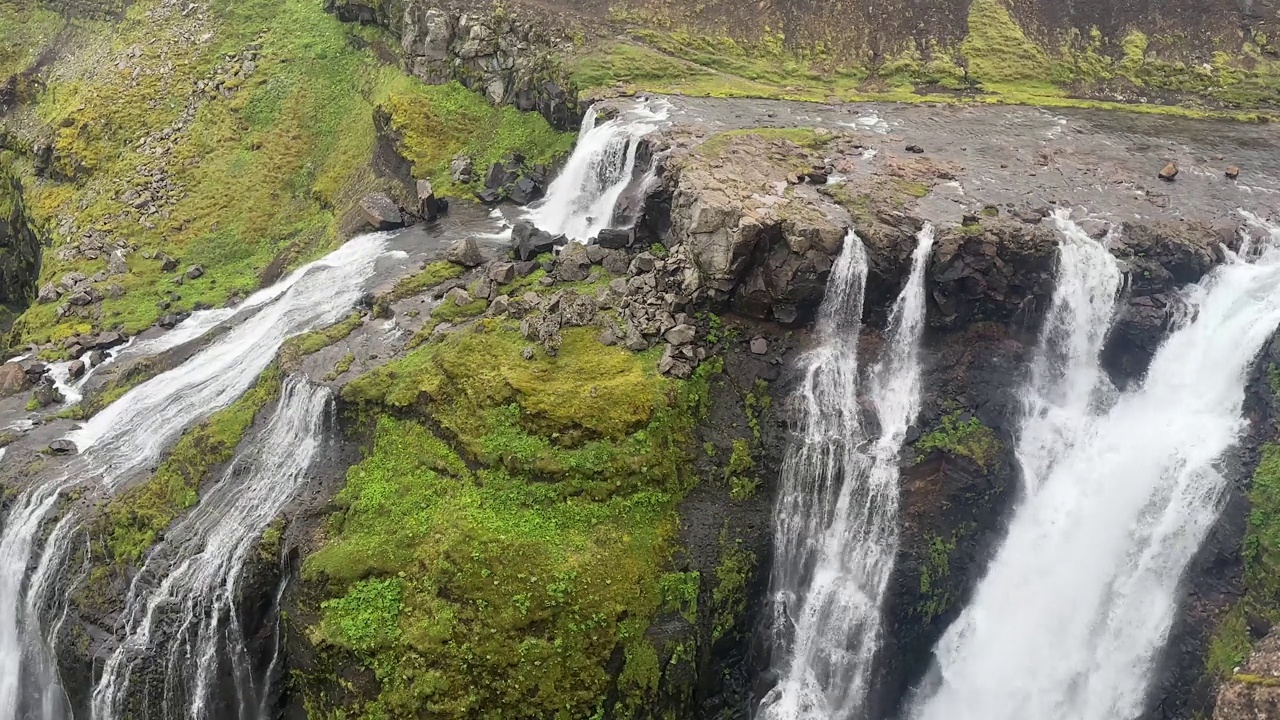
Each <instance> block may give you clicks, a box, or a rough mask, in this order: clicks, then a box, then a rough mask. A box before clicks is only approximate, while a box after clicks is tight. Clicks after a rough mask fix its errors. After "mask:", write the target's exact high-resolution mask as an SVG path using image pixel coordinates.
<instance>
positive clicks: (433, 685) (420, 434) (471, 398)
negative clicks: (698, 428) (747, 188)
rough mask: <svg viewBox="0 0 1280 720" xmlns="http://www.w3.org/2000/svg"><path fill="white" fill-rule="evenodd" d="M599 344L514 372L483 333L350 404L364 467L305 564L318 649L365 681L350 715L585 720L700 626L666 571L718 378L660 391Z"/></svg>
mask: <svg viewBox="0 0 1280 720" xmlns="http://www.w3.org/2000/svg"><path fill="white" fill-rule="evenodd" d="M593 335H594V333H593V332H592V330H590V329H588V328H578V329H571V330H566V331H564V342H563V344H562V346H561V348H560V351H559V353H558V354H557V355H556V356H555V357H549V356H547V355H545V354H544V353H543V352H542V351H541V350H535V351H533V355H532V357H531V359H528V360H526V359H525V358H524V354H525V348H526V347H530V346H529V344H528V343H527V342H526V341H524V340H523V338H521V337H520V335H519V334H518V332H517V329H516V328H515V327H514V326H513V325H511V324H509V323H506V322H504V321H499V320H496V319H485V320H481V321H479V322H477V323H475V324H473V325H472V326H471V327H469V328H467V329H464V330H462V331H459V332H457V333H453V334H451V335H448V336H446V337H445V338H443V339H442V340H441V341H440V342H438V343H433V344H431V345H426V346H423V347H420V348H418V349H416V350H414V351H413V352H412V353H410V354H409V355H408V356H406V357H404V358H402V359H400V360H397V361H395V362H392V363H389V364H388V365H385V366H383V367H381V368H378V369H375V370H373V371H370V372H369V373H366V374H365V375H363V376H361V377H360V378H357V379H356V380H355V381H353V382H352V383H350V384H349V385H347V387H346V389H345V390H344V395H343V397H344V399H345V400H346V401H347V402H348V403H350V404H351V406H352V407H353V409H354V410H355V411H356V412H357V413H359V414H360V415H362V416H366V417H373V418H375V420H374V425H375V431H374V440H373V446H372V448H371V449H370V451H369V453H368V455H367V457H366V458H365V460H364V461H362V462H361V463H360V464H358V465H356V466H355V467H353V468H352V469H351V470H350V472H349V473H348V477H347V484H346V486H345V488H344V489H343V490H342V491H341V493H340V494H339V495H338V497H337V499H336V502H337V503H338V504H339V506H340V507H341V510H340V511H339V512H338V513H337V514H335V515H334V516H333V518H332V521H331V524H330V527H329V530H328V533H327V536H328V540H327V542H326V543H325V545H324V547H323V548H322V549H320V550H319V551H318V552H316V553H315V554H313V555H311V556H310V557H309V558H308V559H307V560H306V561H305V564H304V577H305V578H306V579H307V580H308V581H309V582H311V583H313V584H316V585H317V586H318V587H320V588H322V594H323V595H324V596H325V598H326V599H324V600H323V601H322V602H321V605H320V620H319V622H318V623H316V624H315V625H313V626H312V627H311V628H310V630H309V631H308V632H309V636H310V637H311V639H312V641H313V642H314V643H316V644H317V645H318V646H319V647H320V649H321V650H322V651H323V652H335V653H336V652H342V653H354V656H355V657H356V658H357V659H358V661H359V662H360V663H361V664H362V665H364V666H365V667H366V668H367V669H368V670H369V671H370V672H371V673H372V674H373V675H374V676H375V677H376V678H377V680H378V689H377V693H376V697H374V696H368V697H363V698H361V699H360V700H353V701H352V703H353V704H352V705H351V706H350V707H347V708H344V711H350V712H354V713H362V714H363V715H364V716H377V715H380V714H381V715H386V716H395V717H408V716H415V715H430V716H432V717H457V718H463V717H477V716H484V717H498V716H501V717H526V718H543V717H591V716H593V715H595V714H596V713H598V712H600V711H601V710H602V708H603V706H602V705H601V703H602V702H603V701H604V698H605V697H606V696H608V695H609V688H610V687H611V686H612V684H613V683H615V682H616V683H617V690H618V702H619V703H620V707H631V708H638V707H640V706H641V704H642V703H644V702H645V700H646V698H649V697H650V695H651V693H652V692H653V691H654V690H655V689H656V687H657V682H658V677H659V673H660V663H659V659H658V656H657V652H656V649H655V648H654V647H653V646H652V645H651V644H650V643H649V641H648V640H647V639H646V637H645V631H646V629H647V628H648V626H649V623H650V622H651V621H652V619H653V618H654V617H655V616H656V615H657V614H659V613H661V612H673V613H679V614H681V615H683V616H685V617H686V618H687V619H690V620H691V621H692V619H694V618H696V615H697V607H698V606H697V593H698V585H699V576H698V574H697V573H681V572H669V571H667V570H666V568H667V565H668V564H669V561H670V556H671V552H672V549H673V542H674V540H675V537H676V530H677V520H676V514H675V508H676V504H677V503H678V501H679V499H680V498H681V497H682V496H683V494H684V493H685V492H686V491H687V490H688V488H689V487H691V486H692V484H693V483H694V482H695V481H696V478H694V477H693V476H692V474H691V472H690V469H689V468H690V463H689V462H688V458H689V453H690V448H689V446H690V445H691V444H692V441H691V437H692V430H693V427H694V425H695V424H696V423H697V422H698V421H699V419H700V418H701V417H703V415H704V414H705V412H706V405H707V401H708V400H707V394H708V376H709V374H710V371H711V369H712V366H711V365H704V368H707V369H705V370H704V369H702V368H700V371H699V373H698V374H697V375H695V377H694V378H693V379H691V380H688V381H684V382H677V381H671V380H667V379H664V378H662V377H660V376H659V375H657V373H656V372H655V371H654V367H655V363H656V358H654V357H652V356H651V354H641V355H636V354H632V353H629V352H627V351H625V350H621V349H618V348H613V347H603V346H601V345H599V343H597V342H596V341H595V339H594V337H593ZM617 649H621V652H622V657H623V658H624V662H623V667H622V669H621V671H620V672H619V673H618V675H617V676H616V678H615V677H613V676H612V673H611V671H610V669H609V660H610V658H611V657H613V656H614V653H615V651H616V650H617ZM308 692H312V693H315V692H323V690H322V689H321V688H318V687H315V686H310V688H309V690H308Z"/></svg>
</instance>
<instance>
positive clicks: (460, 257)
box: [446, 237, 484, 267]
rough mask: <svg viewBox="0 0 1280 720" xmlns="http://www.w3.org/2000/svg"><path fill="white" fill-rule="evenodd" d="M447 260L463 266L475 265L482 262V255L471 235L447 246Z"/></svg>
mask: <svg viewBox="0 0 1280 720" xmlns="http://www.w3.org/2000/svg"><path fill="white" fill-rule="evenodd" d="M446 258H447V259H448V260H449V262H451V263H453V264H455V265H461V266H463V267H476V266H478V265H480V264H482V263H483V262H484V255H481V254H480V246H479V245H478V244H477V243H476V239H475V238H473V237H468V238H463V239H462V240H459V241H457V242H456V243H454V244H453V247H451V248H449V253H448V255H447V256H446Z"/></svg>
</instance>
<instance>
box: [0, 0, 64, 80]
mask: <svg viewBox="0 0 1280 720" xmlns="http://www.w3.org/2000/svg"><path fill="white" fill-rule="evenodd" d="M62 23H63V20H62V18H61V17H60V16H59V15H58V14H57V13H55V12H54V11H52V10H50V9H49V8H47V7H45V6H44V5H41V4H37V3H28V2H14V1H12V0H6V1H5V2H0V84H3V83H4V81H5V80H8V79H9V77H10V76H11V75H15V74H17V73H20V72H22V71H23V70H26V69H27V68H29V67H30V66H31V65H32V63H34V62H35V60H36V57H37V56H38V55H39V53H40V51H41V50H43V49H44V48H45V46H46V45H48V43H49V41H50V40H52V39H53V37H54V35H56V34H57V32H58V29H59V28H61V27H62Z"/></svg>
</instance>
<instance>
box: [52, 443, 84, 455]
mask: <svg viewBox="0 0 1280 720" xmlns="http://www.w3.org/2000/svg"><path fill="white" fill-rule="evenodd" d="M76 452H77V448H76V444H75V443H73V442H71V441H70V440H66V439H59V440H54V441H53V442H51V443H49V453H50V454H52V455H74V454H75V453H76Z"/></svg>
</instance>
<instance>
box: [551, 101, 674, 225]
mask: <svg viewBox="0 0 1280 720" xmlns="http://www.w3.org/2000/svg"><path fill="white" fill-rule="evenodd" d="M670 110H671V105H670V104H669V103H667V102H666V101H665V100H654V101H649V102H647V103H644V104H642V105H640V106H638V107H636V108H635V109H633V110H630V111H628V112H626V113H624V114H622V115H619V116H618V117H615V118H613V119H612V120H608V121H606V122H603V123H600V124H599V125H597V124H596V115H597V113H596V109H595V108H594V107H593V108H591V109H590V110H588V111H587V114H586V116H585V117H583V119H582V129H581V130H580V131H579V133H578V144H577V145H576V146H574V149H573V154H572V155H570V156H569V160H568V162H567V163H566V164H565V166H564V170H562V171H561V172H560V174H559V175H558V176H557V177H556V179H555V180H554V181H553V182H552V183H551V186H550V187H549V188H548V189H547V197H546V199H545V200H543V201H542V202H541V203H539V204H538V205H537V206H536V207H534V208H533V209H532V210H531V211H530V213H529V219H530V220H531V221H533V224H534V225H536V226H537V227H539V228H541V229H542V230H545V231H546V232H549V233H551V234H552V235H564V236H565V237H567V238H569V239H570V240H579V241H582V242H586V241H587V240H590V239H592V238H594V237H596V236H597V235H599V234H600V231H601V230H604V229H605V228H609V227H613V222H614V212H615V209H616V207H617V205H618V199H619V198H620V197H622V193H623V192H624V191H626V189H627V187H628V186H630V185H631V184H632V181H633V180H634V177H635V170H636V153H637V152H638V151H639V149H640V139H641V138H642V137H644V136H645V135H648V134H649V133H651V132H653V131H654V130H657V129H658V128H659V127H661V126H662V123H663V122H664V121H665V120H666V119H667V116H668V113H669V112H670Z"/></svg>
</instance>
